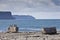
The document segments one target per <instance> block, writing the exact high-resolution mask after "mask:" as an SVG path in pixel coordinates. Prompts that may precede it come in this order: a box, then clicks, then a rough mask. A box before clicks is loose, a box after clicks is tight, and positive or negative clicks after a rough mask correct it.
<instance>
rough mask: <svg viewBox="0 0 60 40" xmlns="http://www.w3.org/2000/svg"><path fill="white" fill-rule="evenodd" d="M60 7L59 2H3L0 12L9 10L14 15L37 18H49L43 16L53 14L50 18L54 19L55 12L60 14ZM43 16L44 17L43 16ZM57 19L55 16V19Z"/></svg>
mask: <svg viewBox="0 0 60 40" xmlns="http://www.w3.org/2000/svg"><path fill="white" fill-rule="evenodd" d="M59 5H60V1H59V0H1V1H0V11H7V10H8V11H11V12H12V13H13V14H24V15H33V16H34V17H37V18H40V17H42V18H47V17H43V16H46V15H47V14H50V13H51V15H50V16H48V17H49V18H52V17H53V16H54V15H53V14H54V13H55V12H58V13H59V12H60V6H59ZM42 12H43V13H42ZM45 13H46V14H45ZM52 13H53V14H52ZM41 14H43V16H41ZM56 14H57V13H56ZM39 15H40V16H39ZM52 15H53V16H52ZM58 15H59V14H58ZM56 17H57V16H56ZM56 17H55V16H54V17H53V18H56ZM57 18H58V17H57Z"/></svg>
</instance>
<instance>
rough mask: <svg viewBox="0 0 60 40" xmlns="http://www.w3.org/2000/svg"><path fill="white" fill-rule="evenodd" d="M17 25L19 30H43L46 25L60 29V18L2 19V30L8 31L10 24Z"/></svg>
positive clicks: (0, 26)
mask: <svg viewBox="0 0 60 40" xmlns="http://www.w3.org/2000/svg"><path fill="white" fill-rule="evenodd" d="M14 24H15V25H17V27H18V28H19V31H21V32H23V31H41V29H42V28H44V27H56V29H57V30H60V19H37V20H0V32H6V31H7V30H8V27H9V26H10V25H14Z"/></svg>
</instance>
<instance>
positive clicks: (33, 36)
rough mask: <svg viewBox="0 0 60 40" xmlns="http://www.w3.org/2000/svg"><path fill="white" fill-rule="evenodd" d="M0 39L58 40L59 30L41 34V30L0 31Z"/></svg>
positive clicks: (59, 39)
mask: <svg viewBox="0 0 60 40" xmlns="http://www.w3.org/2000/svg"><path fill="white" fill-rule="evenodd" d="M0 40H60V32H58V33H57V34H53V35H49V34H42V33H41V32H19V33H4V32H0Z"/></svg>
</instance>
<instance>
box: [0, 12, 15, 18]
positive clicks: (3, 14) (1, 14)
mask: <svg viewBox="0 0 60 40" xmlns="http://www.w3.org/2000/svg"><path fill="white" fill-rule="evenodd" d="M0 19H14V18H13V17H12V15H11V12H0Z"/></svg>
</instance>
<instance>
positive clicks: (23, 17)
mask: <svg viewBox="0 0 60 40" xmlns="http://www.w3.org/2000/svg"><path fill="white" fill-rule="evenodd" d="M13 17H14V18H15V19H19V20H35V18H34V17H33V16H30V15H13Z"/></svg>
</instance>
